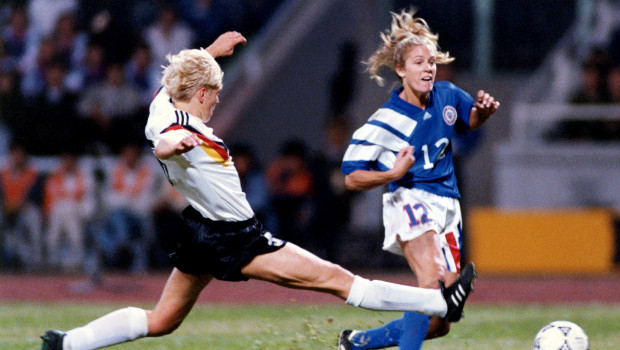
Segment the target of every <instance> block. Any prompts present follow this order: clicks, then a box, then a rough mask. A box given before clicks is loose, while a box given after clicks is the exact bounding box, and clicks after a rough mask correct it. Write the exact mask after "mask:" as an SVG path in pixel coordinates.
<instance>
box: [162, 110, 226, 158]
mask: <svg viewBox="0 0 620 350" xmlns="http://www.w3.org/2000/svg"><path fill="white" fill-rule="evenodd" d="M177 117H178V115H177ZM172 130H187V131H189V132H191V133H192V134H194V135H196V136H198V138H199V139H201V140H202V142H204V143H205V144H204V145H203V146H202V148H203V149H204V150H205V151H206V152H207V153H208V154H209V155H210V156H211V157H213V158H214V159H215V160H216V161H217V162H218V163H221V164H224V165H225V164H226V161H228V158H229V156H228V151H227V150H226V148H225V147H222V146H221V145H220V144H218V143H217V142H215V141H213V140H211V139H209V138H208V137H206V136H204V135H202V134H201V133H199V132H197V131H195V130H189V129H188V128H184V127H183V126H181V125H177V124H173V125H171V126H169V127H168V128H167V129H166V130H164V132H168V131H172Z"/></svg>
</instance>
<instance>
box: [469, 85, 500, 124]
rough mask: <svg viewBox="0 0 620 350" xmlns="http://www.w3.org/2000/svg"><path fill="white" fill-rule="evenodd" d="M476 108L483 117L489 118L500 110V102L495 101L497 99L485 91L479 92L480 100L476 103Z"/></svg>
mask: <svg viewBox="0 0 620 350" xmlns="http://www.w3.org/2000/svg"><path fill="white" fill-rule="evenodd" d="M474 107H475V108H476V110H477V111H478V113H479V114H480V115H481V116H485V117H487V118H488V117H489V116H490V115H491V114H493V113H495V111H497V109H498V108H499V101H495V98H493V96H491V95H489V94H488V93H487V92H484V90H479V91H478V98H477V100H476V102H475V103H474Z"/></svg>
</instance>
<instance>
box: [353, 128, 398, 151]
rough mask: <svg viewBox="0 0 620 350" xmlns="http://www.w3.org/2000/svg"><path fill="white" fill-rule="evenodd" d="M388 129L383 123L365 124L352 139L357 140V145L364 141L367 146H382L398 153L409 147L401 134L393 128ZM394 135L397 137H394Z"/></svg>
mask: <svg viewBox="0 0 620 350" xmlns="http://www.w3.org/2000/svg"><path fill="white" fill-rule="evenodd" d="M388 128H389V125H387V124H384V123H380V122H373V123H371V122H367V123H366V124H364V125H363V126H362V127H361V128H359V129H358V130H357V131H356V132H355V133H354V134H353V139H354V140H359V141H356V142H357V143H362V142H364V141H365V142H367V143H369V144H375V145H380V146H383V147H385V148H387V149H390V150H392V151H399V150H400V149H402V148H403V147H406V146H407V145H409V142H407V141H406V138H405V136H404V135H403V134H400V133H398V131H397V130H395V129H393V128H389V129H388ZM394 132H396V133H398V134H395V133H394ZM395 135H396V136H397V137H394V136H395Z"/></svg>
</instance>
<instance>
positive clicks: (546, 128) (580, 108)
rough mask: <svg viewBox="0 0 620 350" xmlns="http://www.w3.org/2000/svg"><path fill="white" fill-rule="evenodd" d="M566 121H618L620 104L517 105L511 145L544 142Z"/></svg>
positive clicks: (513, 115)
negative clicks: (559, 124)
mask: <svg viewBox="0 0 620 350" xmlns="http://www.w3.org/2000/svg"><path fill="white" fill-rule="evenodd" d="M564 120H592V121H594V120H618V121H620V104H604V105H573V104H542V103H517V104H516V105H515V107H514V110H513V114H512V122H511V123H512V124H511V135H510V143H511V144H514V145H528V144H532V143H543V142H545V135H547V134H548V133H550V132H551V131H553V128H554V127H556V126H557V125H558V123H559V122H561V121H564Z"/></svg>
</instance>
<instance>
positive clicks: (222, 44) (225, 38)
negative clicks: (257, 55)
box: [206, 32, 247, 58]
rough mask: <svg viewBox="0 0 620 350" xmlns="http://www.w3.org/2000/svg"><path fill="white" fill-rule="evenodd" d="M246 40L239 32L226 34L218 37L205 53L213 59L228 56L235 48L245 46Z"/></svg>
mask: <svg viewBox="0 0 620 350" xmlns="http://www.w3.org/2000/svg"><path fill="white" fill-rule="evenodd" d="M246 43H247V40H246V39H245V37H244V36H243V35H241V33H239V32H226V33H224V34H222V35H220V36H219V37H218V38H217V39H215V41H214V42H213V43H212V44H211V45H209V47H207V48H206V50H207V52H208V53H209V54H210V55H211V56H213V57H214V58H217V57H223V56H230V55H232V54H233V52H234V51H235V46H237V45H239V44H243V45H245V44H246Z"/></svg>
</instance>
